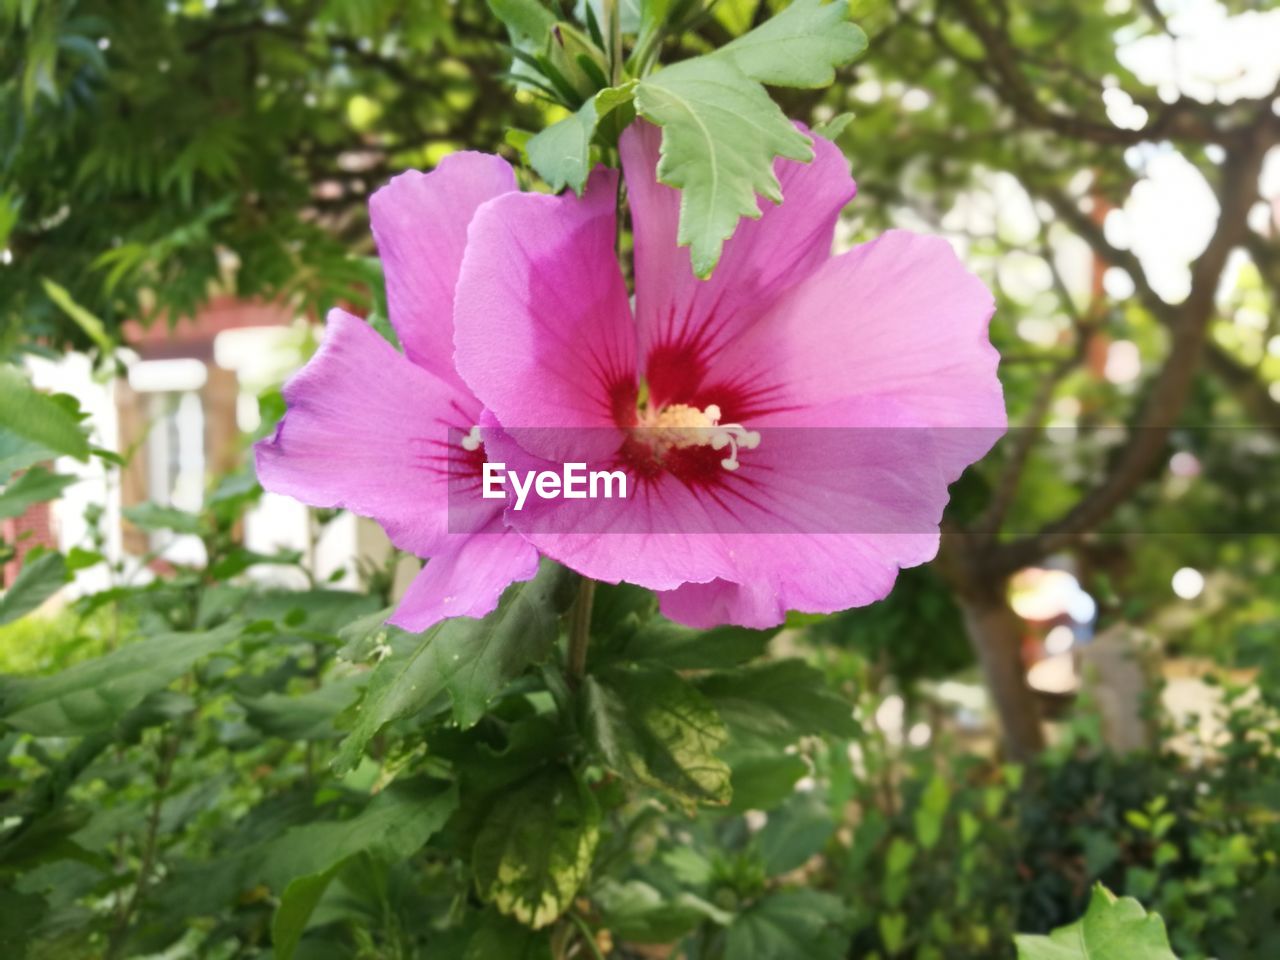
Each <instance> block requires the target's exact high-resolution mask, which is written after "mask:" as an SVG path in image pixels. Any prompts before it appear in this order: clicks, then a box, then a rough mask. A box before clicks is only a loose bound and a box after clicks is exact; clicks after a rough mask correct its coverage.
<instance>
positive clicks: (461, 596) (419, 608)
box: [388, 517, 538, 632]
mask: <svg viewBox="0 0 1280 960" xmlns="http://www.w3.org/2000/svg"><path fill="white" fill-rule="evenodd" d="M501 528H502V523H501V519H500V517H495V520H494V523H493V524H492V525H491V526H490V528H489V530H490V531H498V532H489V531H486V532H483V533H473V534H454V535H453V536H452V537H451V538H450V540H449V542H448V544H447V545H446V546H445V547H444V548H443V549H442V550H441V551H439V552H438V553H436V555H435V556H433V557H432V558H431V559H430V560H428V561H427V565H426V566H425V567H423V568H422V571H421V572H420V573H419V574H418V575H417V576H416V577H415V578H414V580H413V583H412V584H410V585H409V589H408V590H407V591H406V592H405V595H404V597H403V598H402V599H401V601H400V605H399V607H397V608H396V612H395V614H394V615H392V617H391V619H390V620H389V621H388V623H393V624H395V625H396V626H397V627H401V628H403V629H405V630H411V631H414V632H418V631H421V630H425V629H427V628H428V627H430V626H433V625H434V624H436V623H439V622H440V621H441V620H446V619H448V618H449V617H483V616H484V615H485V614H487V613H491V612H492V611H493V609H494V608H495V607H497V605H498V599H499V598H500V597H501V596H502V591H504V590H505V589H506V588H507V587H508V586H510V585H511V584H513V583H515V582H516V581H518V580H528V579H530V578H532V577H533V575H534V574H535V573H537V572H538V551H537V550H535V549H534V547H533V546H532V545H531V544H529V543H527V542H525V540H524V539H523V538H521V537H520V535H519V534H517V533H515V532H513V531H511V530H503V529H501Z"/></svg>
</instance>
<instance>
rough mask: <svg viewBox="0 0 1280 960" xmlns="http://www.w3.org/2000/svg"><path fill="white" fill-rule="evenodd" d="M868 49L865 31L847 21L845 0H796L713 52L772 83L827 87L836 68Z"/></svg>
mask: <svg viewBox="0 0 1280 960" xmlns="http://www.w3.org/2000/svg"><path fill="white" fill-rule="evenodd" d="M866 49H867V35H866V34H865V33H863V32H862V29H861V28H860V27H858V26H857V25H856V24H854V23H851V22H850V20H849V4H848V3H847V2H846V0H835V2H834V3H824V2H823V0H795V2H794V3H792V4H791V5H790V6H788V7H787V8H786V9H785V10H782V11H781V12H780V13H778V14H777V15H775V16H774V17H772V18H770V19H769V20H767V21H765V22H764V23H762V24H761V25H760V26H758V27H756V28H755V29H754V30H752V31H750V32H749V33H745V34H743V35H742V36H741V37H739V38H738V39H736V40H733V41H730V42H729V43H727V44H725V45H724V46H723V47H721V48H720V49H719V50H718V51H716V53H715V54H714V56H718V57H723V58H725V59H727V60H731V61H732V62H733V64H734V66H736V67H737V68H738V69H739V70H741V71H742V72H743V73H744V74H746V75H747V76H748V77H750V78H751V79H752V80H758V81H759V82H761V83H767V84H769V85H770V86H775V87H825V86H827V84H829V83H831V82H832V81H834V80H835V78H836V72H835V68H836V67H837V66H839V65H841V64H844V63H848V62H850V61H851V60H853V59H854V58H855V57H858V56H859V55H861V54H862V52H863V51H864V50H866Z"/></svg>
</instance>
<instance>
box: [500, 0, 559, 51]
mask: <svg viewBox="0 0 1280 960" xmlns="http://www.w3.org/2000/svg"><path fill="white" fill-rule="evenodd" d="M489 9H490V10H492V11H493V15H494V16H495V17H497V18H498V19H499V20H501V21H502V22H503V24H505V25H506V27H507V29H508V30H510V31H511V33H512V34H513V35H514V36H517V37H524V38H526V39H529V40H533V41H536V42H538V43H541V42H542V40H543V39H544V38H545V37H546V35H547V33H549V32H550V30H551V28H552V27H554V26H555V24H556V18H555V15H554V14H553V13H552V12H551V11H550V10H548V9H547V8H546V7H544V6H543V5H542V4H541V3H539V2H538V0H489Z"/></svg>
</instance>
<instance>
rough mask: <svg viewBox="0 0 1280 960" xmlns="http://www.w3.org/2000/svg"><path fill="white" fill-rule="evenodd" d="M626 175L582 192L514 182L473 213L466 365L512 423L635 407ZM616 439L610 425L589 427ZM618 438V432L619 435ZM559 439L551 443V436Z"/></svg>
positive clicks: (558, 422)
mask: <svg viewBox="0 0 1280 960" xmlns="http://www.w3.org/2000/svg"><path fill="white" fill-rule="evenodd" d="M616 191H617V175H616V174H615V173H613V172H612V171H604V170H597V171H596V172H595V173H594V174H592V176H591V179H590V181H589V182H588V185H587V189H586V192H585V193H584V195H583V197H582V198H578V197H576V196H574V195H573V194H571V193H567V194H565V195H563V196H558V197H553V196H547V195H545V194H533V193H524V194H514V193H513V194H507V195H505V196H502V197H499V198H498V199H496V200H492V201H490V202H489V203H487V204H485V205H484V206H483V207H481V208H480V210H479V212H478V213H477V214H476V216H475V219H474V220H473V221H472V224H471V230H470V234H469V240H468V245H467V253H466V257H465V258H464V260H463V264H462V274H461V277H460V279H459V281H458V298H457V306H456V311H455V317H456V322H457V332H456V334H455V337H454V339H455V342H456V344H457V362H458V370H459V372H460V373H461V374H462V377H463V379H464V380H465V381H466V382H467V384H468V385H469V386H470V387H471V389H472V390H474V391H475V394H476V396H477V397H479V398H480V400H481V401H482V402H483V403H484V405H485V407H486V408H488V409H489V410H491V411H492V412H493V414H494V415H495V416H496V417H497V419H498V421H499V422H501V423H502V425H503V426H504V427H505V428H506V429H508V430H513V429H518V428H520V427H537V428H543V429H542V430H541V432H540V433H539V439H538V440H536V441H531V442H532V443H534V446H535V447H537V446H538V444H541V446H542V452H553V450H551V449H550V447H554V446H555V444H554V443H553V442H552V440H551V438H552V437H553V435H555V431H553V430H547V429H545V428H561V427H574V428H577V427H610V428H611V427H612V426H613V424H614V411H615V408H616V407H617V406H619V405H620V406H621V407H622V408H629V409H631V410H634V407H635V330H634V325H633V323H632V320H631V311H630V307H629V305H628V302H627V289H626V285H625V283H624V282H623V278H622V272H621V270H620V268H619V266H618V261H617V258H616V257H615V255H614V208H615V203H616ZM586 433H587V434H589V435H591V436H592V437H594V438H596V439H599V440H603V441H609V440H610V438H609V437H608V436H606V434H607V433H610V431H596V430H592V431H586ZM612 442H616V436H615V437H614V439H613V441H612ZM548 445H550V447H548Z"/></svg>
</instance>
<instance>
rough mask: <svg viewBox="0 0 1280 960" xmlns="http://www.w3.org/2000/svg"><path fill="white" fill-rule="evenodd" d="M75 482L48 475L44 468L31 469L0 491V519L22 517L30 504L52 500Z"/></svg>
mask: <svg viewBox="0 0 1280 960" xmlns="http://www.w3.org/2000/svg"><path fill="white" fill-rule="evenodd" d="M76 480H77V478H76V477H68V476H65V475H63V474H57V473H50V472H49V471H48V470H46V469H45V468H44V467H32V468H31V469H30V470H27V471H26V472H25V473H23V474H22V476H20V477H18V478H17V479H16V480H14V481H12V482H11V483H8V484H6V485H5V488H4V490H2V491H0V519H3V518H5V517H20V516H22V514H24V513H26V512H27V508H28V507H30V506H31V505H32V504H36V503H43V502H45V501H46V500H53V499H54V498H56V497H57V496H58V495H59V494H60V493H62V491H63V490H65V489H66V488H67V487H69V486H71V484H73V483H75V482H76Z"/></svg>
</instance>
